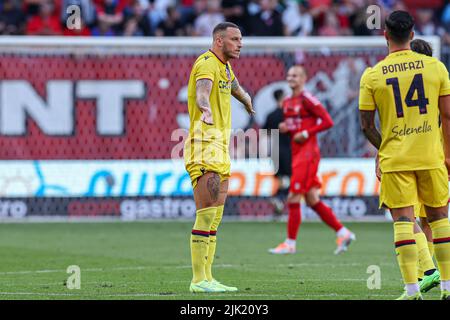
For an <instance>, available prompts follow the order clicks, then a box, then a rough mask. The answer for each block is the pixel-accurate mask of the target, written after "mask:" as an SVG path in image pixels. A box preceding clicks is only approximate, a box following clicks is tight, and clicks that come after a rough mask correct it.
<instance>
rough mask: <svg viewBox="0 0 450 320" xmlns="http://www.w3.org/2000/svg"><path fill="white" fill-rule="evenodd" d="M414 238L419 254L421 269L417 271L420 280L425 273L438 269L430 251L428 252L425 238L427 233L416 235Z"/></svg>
mask: <svg viewBox="0 0 450 320" xmlns="http://www.w3.org/2000/svg"><path fill="white" fill-rule="evenodd" d="M414 238H415V239H416V245H417V252H418V255H419V268H418V270H417V272H418V273H417V275H418V278H423V273H424V272H425V271H428V270H431V269H436V267H435V265H434V262H433V259H432V258H431V256H430V251H429V250H428V245H427V237H426V236H425V233H423V232H419V233H415V234H414Z"/></svg>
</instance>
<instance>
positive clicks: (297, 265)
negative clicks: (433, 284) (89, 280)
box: [0, 263, 396, 276]
mask: <svg viewBox="0 0 450 320" xmlns="http://www.w3.org/2000/svg"><path fill="white" fill-rule="evenodd" d="M378 265H385V266H392V267H395V266H396V265H395V264H394V263H392V264H388V263H379V264H378ZM275 266H277V267H323V266H324V264H323V263H290V264H277V265H275ZM350 266H353V267H357V266H364V267H366V266H367V264H364V263H338V264H329V265H328V267H331V268H338V267H350ZM214 267H215V268H252V267H258V268H259V267H260V265H259V264H245V263H244V264H243V265H237V264H217V265H214ZM158 268H163V269H190V268H192V265H181V266H135V267H131V266H129V267H127V266H123V267H114V268H81V270H82V271H83V272H108V271H137V270H146V269H158ZM35 273H66V270H65V269H44V270H23V271H4V272H0V276H6V275H21V274H35Z"/></svg>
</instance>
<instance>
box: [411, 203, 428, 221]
mask: <svg viewBox="0 0 450 320" xmlns="http://www.w3.org/2000/svg"><path fill="white" fill-rule="evenodd" d="M414 216H415V217H416V218H426V217H427V213H426V211H425V206H424V205H423V203H421V202H419V203H418V204H416V205H415V206H414Z"/></svg>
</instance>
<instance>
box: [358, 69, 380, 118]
mask: <svg viewBox="0 0 450 320" xmlns="http://www.w3.org/2000/svg"><path fill="white" fill-rule="evenodd" d="M371 69H372V68H367V69H366V71H364V73H363V75H362V76H361V81H360V84H359V110H365V111H373V110H375V109H376V105H375V102H374V99H373V86H372V82H371V79H370V75H369V72H370V70H371Z"/></svg>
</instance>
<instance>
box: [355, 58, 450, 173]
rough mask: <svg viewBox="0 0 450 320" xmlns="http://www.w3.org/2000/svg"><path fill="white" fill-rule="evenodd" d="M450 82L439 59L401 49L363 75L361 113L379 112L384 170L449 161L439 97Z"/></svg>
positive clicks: (421, 167)
mask: <svg viewBox="0 0 450 320" xmlns="http://www.w3.org/2000/svg"><path fill="white" fill-rule="evenodd" d="M448 94H450V80H449V77H448V71H447V69H446V67H445V66H444V64H443V63H442V62H440V61H439V60H438V59H436V58H433V57H428V56H425V55H422V54H418V53H415V52H413V51H411V50H401V51H396V52H393V53H391V54H389V55H388V56H387V57H386V58H385V59H384V60H382V61H380V62H379V63H378V64H376V65H375V66H374V67H373V68H367V69H366V70H365V72H364V74H363V75H362V77H361V83H360V95H359V109H360V110H367V111H371V110H375V109H377V110H378V113H379V117H380V123H381V136H382V142H381V147H380V150H379V157H380V169H381V171H382V172H396V171H410V170H427V169H434V168H439V167H441V166H442V164H443V163H444V153H443V150H442V143H441V137H440V128H439V120H438V119H439V106H438V102H439V96H444V95H448Z"/></svg>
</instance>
